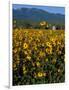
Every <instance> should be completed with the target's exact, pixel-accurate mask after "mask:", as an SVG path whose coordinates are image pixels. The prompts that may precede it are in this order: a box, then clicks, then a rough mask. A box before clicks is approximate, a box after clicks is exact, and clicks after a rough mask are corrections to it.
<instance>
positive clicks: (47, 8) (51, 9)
mask: <svg viewBox="0 0 69 90" xmlns="http://www.w3.org/2000/svg"><path fill="white" fill-rule="evenodd" d="M13 8H14V9H20V8H38V9H42V10H45V11H48V12H50V13H55V14H65V8H64V7H55V6H39V5H38V6H37V5H24V4H13Z"/></svg>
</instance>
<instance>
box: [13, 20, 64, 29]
mask: <svg viewBox="0 0 69 90" xmlns="http://www.w3.org/2000/svg"><path fill="white" fill-rule="evenodd" d="M13 28H14V29H15V28H22V29H47V30H48V29H52V30H64V29H65V26H64V25H62V24H50V23H48V22H46V21H41V22H39V23H33V22H31V21H23V20H21V21H17V20H13Z"/></svg>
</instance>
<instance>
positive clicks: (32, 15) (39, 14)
mask: <svg viewBox="0 0 69 90" xmlns="http://www.w3.org/2000/svg"><path fill="white" fill-rule="evenodd" d="M13 19H16V20H23V21H30V22H33V23H38V22H41V21H47V22H48V23H50V24H62V25H64V24H65V15H62V14H54V13H50V12H47V11H44V10H42V9H37V8H20V9H13Z"/></svg>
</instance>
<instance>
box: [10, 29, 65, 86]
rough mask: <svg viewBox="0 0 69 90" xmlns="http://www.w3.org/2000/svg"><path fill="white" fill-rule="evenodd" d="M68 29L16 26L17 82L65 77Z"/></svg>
mask: <svg viewBox="0 0 69 90" xmlns="http://www.w3.org/2000/svg"><path fill="white" fill-rule="evenodd" d="M64 38H65V36H64V30H39V29H38V30H37V29H14V30H13V44H12V45H13V48H12V52H13V63H12V64H13V85H14V86H15V85H30V84H46V83H62V82H64V81H65V43H64V42H65V39H64Z"/></svg>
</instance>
